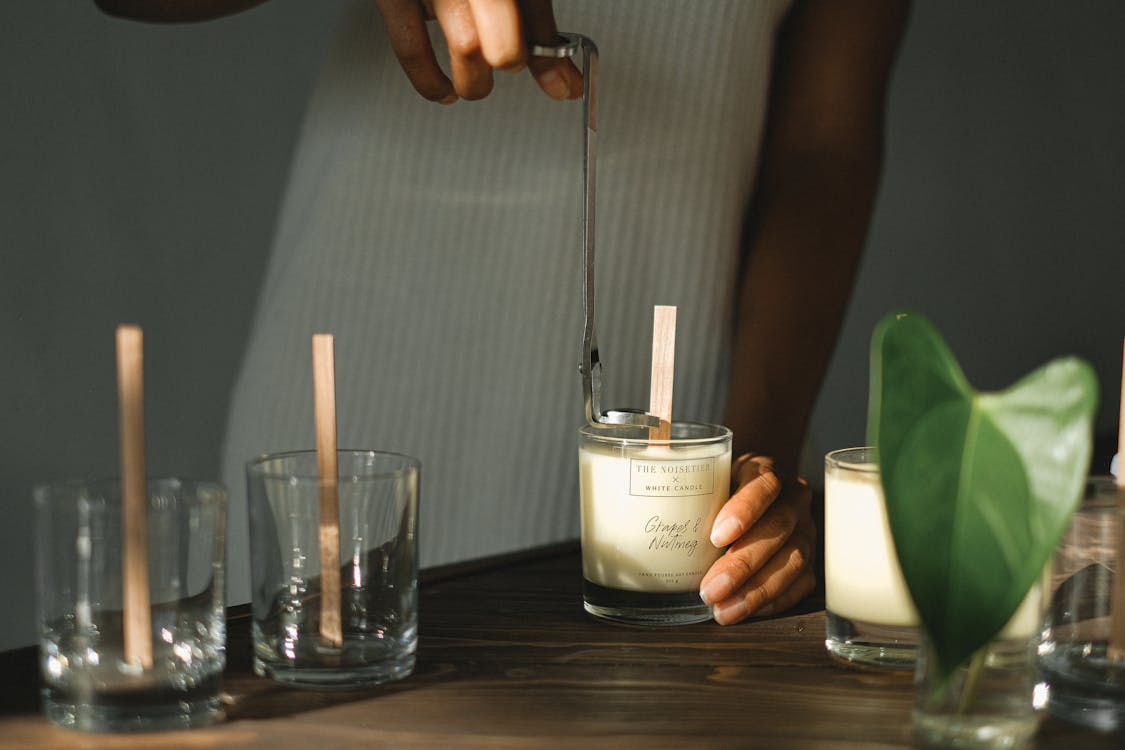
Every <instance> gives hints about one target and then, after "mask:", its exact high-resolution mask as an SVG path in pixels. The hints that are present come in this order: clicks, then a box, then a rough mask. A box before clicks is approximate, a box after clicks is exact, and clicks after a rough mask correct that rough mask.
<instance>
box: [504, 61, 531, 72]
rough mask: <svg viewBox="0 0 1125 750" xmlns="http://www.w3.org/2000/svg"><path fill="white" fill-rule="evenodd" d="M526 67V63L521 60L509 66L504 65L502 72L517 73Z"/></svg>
mask: <svg viewBox="0 0 1125 750" xmlns="http://www.w3.org/2000/svg"><path fill="white" fill-rule="evenodd" d="M526 67H527V63H525V62H524V61H523V60H516V61H515V62H514V63H511V64H509V65H505V66H504V70H506V71H507V72H509V73H519V72H520V71H521V70H523V69H524V68H526Z"/></svg>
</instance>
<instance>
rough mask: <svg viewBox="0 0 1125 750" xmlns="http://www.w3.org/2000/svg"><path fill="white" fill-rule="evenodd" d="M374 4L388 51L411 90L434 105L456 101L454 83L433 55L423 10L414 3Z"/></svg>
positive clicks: (385, 0)
mask: <svg viewBox="0 0 1125 750" xmlns="http://www.w3.org/2000/svg"><path fill="white" fill-rule="evenodd" d="M375 5H376V6H377V7H378V8H379V13H380V14H382V16H383V23H384V25H385V26H386V27H387V36H388V37H390V41H391V49H392V50H394V53H395V57H397V58H398V62H399V65H401V66H402V70H403V72H404V73H406V77H407V78H408V79H410V83H411V85H412V86H414V90H415V91H417V92H418V93H419V94H421V95H422V96H423V97H424V98H426V99H429V100H430V101H433V102H441V103H442V104H452V103H453V102H455V101H457V95H456V94H455V93H454V90H453V83H452V82H451V81H450V80H449V78H448V77H446V75H445V73H443V72H442V70H441V66H439V65H438V61H437V57H435V56H434V48H433V46H431V45H430V37H429V34H428V33H426V19H425V16H424V13H423V9H422V7H421V6H420V5H418V3H417V2H414V0H375Z"/></svg>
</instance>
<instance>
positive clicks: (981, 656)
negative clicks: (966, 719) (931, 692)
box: [957, 643, 989, 714]
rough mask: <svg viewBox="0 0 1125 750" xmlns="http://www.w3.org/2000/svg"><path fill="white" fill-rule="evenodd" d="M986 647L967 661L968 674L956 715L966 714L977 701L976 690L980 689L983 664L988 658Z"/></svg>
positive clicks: (977, 651) (981, 648)
mask: <svg viewBox="0 0 1125 750" xmlns="http://www.w3.org/2000/svg"><path fill="white" fill-rule="evenodd" d="M988 645H989V644H987V643H986V644H985V645H983V646H981V647H980V648H979V649H977V650H976V651H975V652H974V653H973V657H972V659H971V660H970V661H969V669H968V674H966V675H965V687H964V689H963V690H962V691H961V702H960V705H958V707H957V713H959V714H967V713H968V712H969V709H970V708H971V707H972V705H973V703H975V702H976V699H977V690H978V689H979V688H980V677H981V672H983V671H984V662H985V659H987V658H988Z"/></svg>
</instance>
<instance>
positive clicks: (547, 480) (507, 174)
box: [97, 0, 907, 624]
mask: <svg viewBox="0 0 1125 750" xmlns="http://www.w3.org/2000/svg"><path fill="white" fill-rule="evenodd" d="M260 2H262V0H165V1H164V2H159V3H152V2H144V1H143V0H97V3H98V5H99V6H100V7H102V8H103V9H104V10H106V11H107V12H109V13H111V14H116V15H122V16H127V17H131V18H137V19H141V20H155V21H189V20H203V19H207V18H215V17H218V16H221V15H224V14H228V13H233V12H237V11H241V10H244V9H246V8H248V7H251V6H254V5H258V4H259V3H260ZM374 6H377V8H378V11H379V13H380V14H381V15H382V19H383V23H381V24H380V23H379V22H378V19H377V18H376V12H375V9H374V7H373V5H372V4H371V3H370V2H368V0H362V1H357V2H354V3H352V4H350V5H349V6H348V7H347V8H346V10H345V14H344V17H343V18H342V21H341V24H340V30H339V34H338V36H337V38H336V40H335V43H334V45H333V48H332V51H331V54H330V55H329V58H328V60H327V62H326V64H325V68H324V70H323V73H322V75H321V77H320V80H319V82H318V84H317V86H316V89H315V91H314V94H313V97H312V100H311V102H310V105H309V109H308V113H307V115H306V120H305V123H304V128H303V131H302V135H301V138H300V142H299V144H298V147H297V150H296V154H295V156H294V160H293V165H292V172H291V176H290V183H289V186H288V191H287V193H286V197H285V200H284V205H283V209H282V211H281V215H280V220H279V225H278V229H277V234H276V237H275V241H274V246H273V251H272V255H271V260H270V264H269V267H268V271H267V275H266V278H265V280H264V284H263V287H262V290H261V293H260V298H259V302H258V308H257V314H256V318H255V322H254V325H253V329H252V333H251V338H250V342H249V345H248V347H247V350H246V355H245V360H244V362H243V366H242V370H241V373H240V375H239V378H238V380H237V383H236V385H235V390H234V394H233V400H232V406H231V414H230V418H229V423H228V432H227V438H226V444H225V458H224V466H225V475H226V478H227V480H228V483H229V484H230V485H231V487H232V490H233V489H234V488H237V487H239V486H240V485H241V483H242V482H241V467H242V464H243V462H244V461H246V460H247V459H248V458H250V457H252V456H253V455H255V454H258V453H261V452H265V451H273V450H283V449H292V448H293V447H295V446H300V445H307V444H309V443H311V441H312V427H311V425H312V399H311V398H310V395H311V393H312V388H311V374H310V373H309V370H310V368H309V366H308V359H309V354H308V340H309V334H310V333H312V332H313V331H316V330H329V331H333V332H335V333H336V337H337V394H338V395H337V397H338V403H339V404H340V417H339V422H340V433H341V440H340V444H341V445H348V444H356V445H364V446H375V447H381V448H393V449H395V450H400V451H402V452H407V453H412V454H413V455H416V456H419V457H420V458H421V459H422V462H423V465H424V467H426V468H425V476H426V479H425V492H424V498H423V503H422V511H423V512H422V518H421V521H420V530H421V532H420V533H421V534H422V541H423V563H424V564H435V563H439V562H446V561H450V560H456V559H462V558H466V557H471V556H479V555H483V554H488V553H492V552H498V551H503V550H510V549H514V548H519V547H527V546H530V545H534V544H539V543H544V542H548V541H552V540H558V539H562V538H566V537H573V536H575V535H576V530H577V514H578V510H577V509H578V503H577V476H576V475H577V472H576V471H575V455H574V429H575V428H576V427H577V425H578V424H580V423H581V421H582V411H581V399H580V398H579V397H578V383H579V379H578V375H577V373H576V371H575V366H574V365H575V363H576V362H577V352H578V351H579V347H578V345H579V343H580V340H581V336H580V331H581V319H580V315H581V305H580V296H579V295H580V278H581V275H580V263H581V257H580V250H581V244H580V235H579V231H578V230H579V217H580V206H579V199H578V192H579V191H578V186H579V184H580V182H579V180H580V174H581V172H580V163H581V140H580V139H581V119H580V117H579V113H578V112H577V111H576V110H575V109H574V108H573V107H572V108H570V109H567V107H566V106H565V105H561V104H559V103H557V102H556V101H553V100H564V101H565V100H573V99H575V98H578V97H580V96H581V85H582V81H581V74H580V72H579V71H578V69H577V68H576V67H575V66H574V65H573V64H572V63H571V62H570V61H568V60H549V59H544V58H538V57H533V56H529V54H528V49H529V45H531V44H544V45H549V44H553V43H555V42H556V39H557V30H558V26H557V25H556V20H555V19H556V11H557V13H558V17H559V18H562V19H563V20H564V29H565V30H571V31H577V32H581V33H583V34H586V35H587V36H590V37H591V38H593V39H594V40H595V42H596V43H597V44H598V45H599V47H600V49H601V65H600V73H599V75H600V78H599V84H600V101H599V109H600V111H599V139H600V152H599V164H598V179H599V184H598V198H599V204H598V247H599V251H598V264H599V267H598V295H599V296H598V314H599V334H600V336H601V342H600V343H601V352H602V359H603V362H604V363H605V368H606V370H605V380H606V389H607V392H608V393H609V394H610V395H609V396H608V397H607V398H606V399H603V400H604V401H606V405H607V406H612V407H617V406H629V405H637V404H642V405H643V404H644V403H645V402H646V400H647V399H646V395H647V391H646V390H645V389H646V388H647V380H648V372H647V369H646V368H647V366H648V346H649V341H648V338H647V331H648V330H649V329H648V325H649V323H648V320H649V319H648V316H649V315H650V314H651V313H650V311H651V309H652V305H653V304H657V303H659V304H675V305H677V306H678V307H679V310H680V313H679V326H678V327H679V331H678V343H677V349H678V351H677V361H676V366H677V372H676V378H677V380H676V402H675V409H676V411H677V414H678V415H679V416H678V418H685V417H686V418H691V419H694V420H696V421H710V422H716V421H721V422H722V423H723V424H726V425H728V426H729V427H731V429H732V430H733V432H734V449H735V453H734V455H735V456H737V457H738V458H737V460H736V461H735V464H734V470H733V478H732V479H733V483H734V485H735V487H736V491H735V492H734V493H733V494H732V497H731V499H730V500H729V501H728V503H727V504H726V505H725V506H724V508H723V509H722V511H721V512H720V513H719V515H718V517H717V519H716V521H715V523H714V526H713V529H712V532H711V541H712V543H713V544H715V545H716V546H717V547H723V548H727V549H726V551H725V552H724V553H723V555H722V556H721V557H720V558H719V560H718V561H717V562H716V563H715V564H714V565H713V566H712V568H711V569H710V570H709V572H708V573H707V575H706V576H705V577H704V579H703V582H702V585H701V596H702V597H703V599H704V600H705V601H706V602H708V603H709V604H710V605H712V607H713V612H714V615H715V619H716V620H717V621H718V622H719V623H722V624H730V623H735V622H738V621H740V620H743V619H745V618H747V617H749V616H763V615H768V614H771V613H775V612H779V611H781V610H784V609H787V608H790V607H792V606H793V605H795V604H796V603H798V602H799V601H800V600H801V599H802V598H804V597H805V596H806V595H807V594H808V593H809V592H810V591H811V590H812V589H813V588H814V586H815V582H816V577H815V572H814V571H815V565H814V555H815V549H816V538H817V529H816V524H815V523H814V521H813V513H812V510H811V507H810V506H811V492H810V490H809V488H808V485H807V484H806V483H805V481H804V480H803V479H801V478H800V477H799V474H800V471H799V469H798V466H799V459H800V454H801V448H802V445H803V443H804V441H805V433H806V431H807V429H808V423H809V419H810V415H811V411H812V406H813V403H814V400H815V397H816V394H817V391H818V388H819V386H820V383H821V381H822V378H823V376H824V373H825V370H826V368H827V364H828V361H829V358H830V356H831V352H832V349H833V346H834V342H835V339H836V336H837V333H838V330H839V326H840V324H841V321H842V318H843V314H844V311H845V308H846V304H847V301H848V297H849V295H850V291H851V286H852V283H853V279H854V277H855V274H856V271H857V267H858V264H859V260H860V256H861V251H862V248H863V245H864V240H865V234H866V231H867V227H868V224H869V221H870V217H871V213H872V209H873V204H874V199H875V195H876V190H877V185H878V179H879V173H880V167H881V159H882V143H883V113H884V101H885V97H886V91H887V86H888V81H889V78H890V74H891V71H892V67H893V61H894V58H895V55H896V52H897V49H898V46H899V43H900V40H901V37H902V34H903V32H904V28H905V24H906V17H907V8H906V3H905V2H903V0H794V1H793V2H790V0H755V1H754V2H744V1H741V0H726V1H716V2H709V3H688V2H682V0H615V2H613V3H607V2H604V0H567V1H564V0H559V1H558V2H556V3H554V4H552V3H551V2H550V1H549V0H520V1H519V2H517V0H375V2H374ZM432 20H436V28H435V24H432V23H430V21H432ZM431 31H432V32H433V33H432V34H431ZM446 65H447V66H448V71H449V72H448V74H447V73H446V72H445V71H444V70H443V66H446ZM524 70H527V71H528V72H529V73H530V76H526V75H523V74H522V71H524ZM505 72H512V73H516V74H517V75H506V74H505ZM403 73H405V80H404V79H403V75H402V74H403ZM406 81H409V84H410V85H407V83H406ZM532 81H534V83H532ZM536 86H537V87H538V88H539V89H540V90H541V91H542V92H543V93H545V94H546V96H538V95H536V94H535V92H534V88H535V87H536ZM411 88H413V91H412V90H411ZM419 95H420V96H419ZM482 99H484V100H485V101H480V102H476V101H474V100H482ZM431 102H440V103H443V104H446V105H456V106H449V107H447V108H441V107H436V108H435V107H434V105H433V104H431ZM458 102H460V103H459V104H458ZM618 399H620V400H618ZM234 496H235V497H237V496H238V495H237V493H234ZM242 516H243V514H239V513H236V514H233V515H232V520H231V532H230V533H231V536H232V537H233V538H234V539H235V540H244V539H245V533H246V532H245V520H244V518H243V517H242ZM236 543H241V542H236ZM243 567H245V566H243ZM237 568H238V566H232V576H231V581H230V587H231V590H232V591H233V592H237V593H235V594H234V596H235V597H236V598H237V597H238V596H239V595H240V594H243V593H244V591H248V589H249V584H248V581H246V580H239V579H238V576H239V575H240V574H239V572H238V570H237ZM242 575H243V576H245V574H244V573H243V574H242Z"/></svg>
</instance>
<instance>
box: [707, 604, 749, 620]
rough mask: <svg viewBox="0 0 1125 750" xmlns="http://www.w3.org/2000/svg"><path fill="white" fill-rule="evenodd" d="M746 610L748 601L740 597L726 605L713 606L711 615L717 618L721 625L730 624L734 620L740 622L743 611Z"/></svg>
mask: <svg viewBox="0 0 1125 750" xmlns="http://www.w3.org/2000/svg"><path fill="white" fill-rule="evenodd" d="M744 612H746V602H744V601H742V600H741V599H738V600H737V601H734V602H732V603H730V604H728V605H727V606H725V607H721V608H720V607H719V606H718V605H715V606H714V607H712V608H711V616H712V617H714V618H715V622H717V623H719V624H720V625H730V624H731V623H732V622H738V621H739V620H740V619H742V615H743V613H744Z"/></svg>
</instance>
